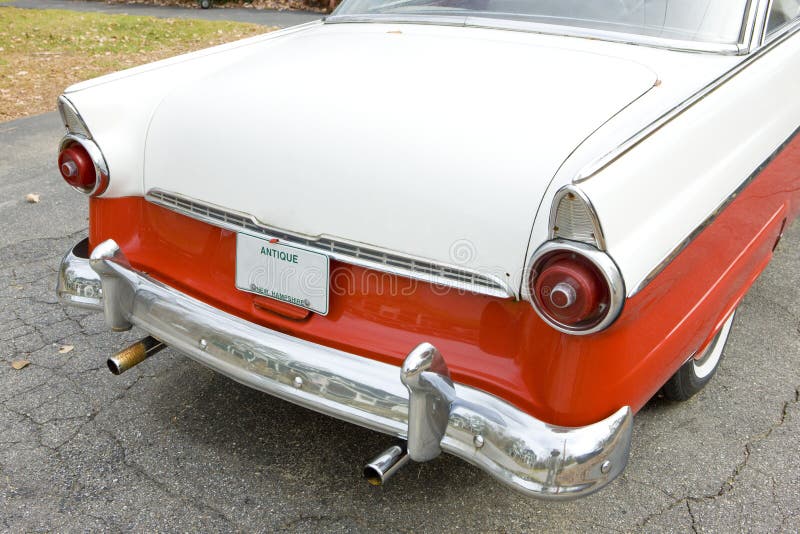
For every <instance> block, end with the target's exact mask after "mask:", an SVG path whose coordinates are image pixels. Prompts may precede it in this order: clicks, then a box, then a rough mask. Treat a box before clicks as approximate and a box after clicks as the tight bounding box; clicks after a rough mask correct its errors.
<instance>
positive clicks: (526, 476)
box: [57, 241, 633, 499]
mask: <svg viewBox="0 0 800 534" xmlns="http://www.w3.org/2000/svg"><path fill="white" fill-rule="evenodd" d="M87 252H88V246H87V244H86V242H85V241H84V242H81V243H79V244H78V245H76V246H75V247H74V248H73V249H72V250H71V251H70V252H68V253H67V255H66V256H65V257H64V259H63V261H62V263H61V268H60V271H59V278H58V288H57V292H58V295H59V297H60V299H61V300H62V302H64V303H66V304H71V305H78V306H82V307H88V308H94V309H98V310H100V309H103V310H104V312H105V317H106V323H107V324H108V325H109V327H110V328H112V329H114V330H126V329H128V328H130V327H131V325H136V326H138V327H140V328H142V329H143V330H146V331H147V332H149V333H150V334H152V335H153V336H154V337H156V338H158V339H159V340H161V341H163V342H165V343H166V344H168V345H170V346H172V347H174V348H175V349H177V350H179V351H181V352H183V353H184V354H186V355H187V356H189V357H190V358H192V359H194V360H196V361H198V362H200V363H202V364H204V365H206V366H208V367H210V368H211V369H213V370H215V371H218V372H220V373H222V374H224V375H226V376H228V377H230V378H233V379H234V380H236V381H238V382H241V383H242V384H245V385H247V386H250V387H252V388H255V389H258V390H260V391H263V392H266V393H269V394H271V395H274V396H276V397H280V398H282V399H285V400H288V401H290V402H293V403H295V404H299V405H301V406H305V407H307V408H310V409H312V410H315V411H317V412H321V413H323V414H326V415H330V416H332V417H336V418H338V419H341V420H344V421H348V422H351V423H354V424H357V425H360V426H363V427H366V428H370V429H372V430H376V431H378V432H383V433H385V434H389V435H392V436H397V437H399V438H403V439H407V440H408V446H409V447H408V448H409V453H410V455H411V457H412V459H415V460H417V461H424V460H429V459H431V458H433V457H435V456H436V455H437V454H438V453H439V452H440V451H442V450H443V451H445V452H448V453H450V454H453V455H455V456H458V457H460V458H462V459H464V460H466V461H467V462H469V463H471V464H473V465H476V466H478V467H480V468H481V469H483V470H484V471H486V472H487V473H489V474H491V475H492V476H494V477H495V478H497V479H498V480H500V481H501V482H504V483H505V484H507V485H509V486H511V487H512V488H514V489H516V490H518V491H521V492H523V493H526V494H529V495H532V496H535V497H542V498H561V499H564V498H575V497H580V496H584V495H587V494H589V493H591V492H593V491H596V490H598V489H600V488H601V487H603V486H605V485H606V484H608V483H609V482H610V481H612V480H613V479H614V478H616V477H617V475H619V474H620V473H621V472H622V471H623V469H624V468H625V465H626V464H627V461H628V452H629V449H630V440H631V430H632V423H633V416H632V414H631V411H630V409H629V408H628V407H624V408H622V409H620V410H619V411H618V412H616V413H615V414H613V415H611V416H610V417H608V418H607V419H605V420H603V421H600V422H597V423H595V424H592V425H589V426H585V427H580V428H566V427H558V426H553V425H549V424H546V423H544V422H542V421H539V420H537V419H536V418H534V417H531V416H530V415H528V414H526V413H524V412H522V411H521V410H519V409H517V408H516V407H514V406H512V405H511V404H509V403H507V402H504V401H503V400H502V399H499V398H497V397H495V396H493V395H490V394H488V393H485V392H483V391H480V390H477V389H475V388H472V387H469V386H465V385H462V384H454V383H453V382H452V381H451V380H450V376H449V371H448V370H447V366H446V364H445V360H444V358H442V356H441V355H440V354H439V353H438V351H437V350H436V349H435V348H434V347H433V346H431V345H429V344H423V345H421V346H420V347H418V348H417V349H415V350H413V351H412V352H411V353H410V354H409V357H408V358H407V359H406V361H405V363H404V365H403V367H402V368H400V367H396V366H393V365H389V364H386V363H381V362H378V361H375V360H372V359H369V358H364V357H361V356H356V355H354V354H349V353H345V352H342V351H339V350H335V349H331V348H328V347H325V346H322V345H317V344H313V343H310V342H307V341H303V340H300V339H297V338H293V337H290V336H287V335H284V334H281V333H279V332H274V331H272V330H269V329H266V328H263V327H261V326H258V325H256V324H253V323H250V322H248V321H245V320H243V319H240V318H238V317H235V316H232V315H229V314H227V313H224V312H222V311H220V310H218V309H216V308H214V307H212V306H209V305H207V304H205V303H203V302H201V301H199V300H196V299H194V298H192V297H189V296H187V295H185V294H183V293H181V292H179V291H177V290H175V289H173V288H170V287H168V286H166V285H164V284H162V283H160V282H158V281H156V280H153V279H152V278H149V277H148V276H146V275H145V274H143V273H140V272H137V271H136V270H134V269H133V268H131V266H130V265H129V264H128V262H127V260H126V259H125V256H124V255H123V254H122V252H121V251H120V250H119V248H118V247H117V245H116V243H114V242H113V241H106V242H104V243H101V244H100V245H99V246H97V247H96V248H95V250H94V251H93V252H92V254H91V257H90V258H87ZM101 288H102V289H101Z"/></svg>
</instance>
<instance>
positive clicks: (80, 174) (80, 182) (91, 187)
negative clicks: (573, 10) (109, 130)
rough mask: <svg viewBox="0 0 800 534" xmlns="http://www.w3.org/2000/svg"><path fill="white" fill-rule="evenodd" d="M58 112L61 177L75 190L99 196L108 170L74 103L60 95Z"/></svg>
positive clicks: (106, 180)
mask: <svg viewBox="0 0 800 534" xmlns="http://www.w3.org/2000/svg"><path fill="white" fill-rule="evenodd" d="M58 111H59V113H60V114H61V119H62V121H63V122H64V127H65V128H66V129H67V135H65V136H64V138H63V139H61V143H60V144H59V147H58V169H59V172H60V173H61V177H62V178H64V180H65V181H66V182H67V183H68V184H69V185H70V187H72V188H73V189H75V190H76V191H79V192H81V193H84V194H86V195H89V196H97V195H101V194H102V193H103V192H104V191H105V190H106V189H107V188H108V184H109V172H108V164H107V163H106V159H105V157H104V156H103V153H102V152H101V150H100V147H99V146H97V143H95V141H94V139H93V138H92V134H91V132H90V131H89V128H88V127H87V126H86V123H85V122H84V121H83V118H82V117H81V116H80V114H79V113H78V111H77V110H76V109H75V106H73V105H72V103H71V102H70V101H69V100H67V98H66V97H64V96H63V95H62V96H60V97H59V99H58Z"/></svg>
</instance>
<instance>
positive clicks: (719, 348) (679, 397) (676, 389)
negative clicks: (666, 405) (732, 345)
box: [661, 311, 736, 402]
mask: <svg viewBox="0 0 800 534" xmlns="http://www.w3.org/2000/svg"><path fill="white" fill-rule="evenodd" d="M734 315H736V312H735V311H734V313H732V314H731V316H730V317H728V319H727V320H726V321H725V324H724V325H722V328H720V329H719V332H717V335H716V336H714V339H712V340H711V343H709V344H708V347H706V348H705V349H704V350H703V354H702V356H700V358H695V357H692V358H690V359H689V361H687V362H686V363H684V364H683V365H682V366H681V368H680V369H678V372H677V373H675V374H674V375H672V378H670V379H669V380H668V381H667V383H666V384H664V387H663V388H661V392H662V393H663V394H664V396H665V397H666V398H668V399H669V400H672V401H679V402H680V401H686V400H689V399H691V398H692V397H693V396H694V395H695V394H696V393H697V392H698V391H700V390H701V389H703V388H704V387H705V385H706V384H708V383H709V382H710V381H711V379H712V378H713V377H714V373H716V372H717V368H718V367H719V362H720V360H722V352H723V350H724V349H725V343H726V342H727V341H728V336H729V335H730V333H731V326H732V325H733V316H734Z"/></svg>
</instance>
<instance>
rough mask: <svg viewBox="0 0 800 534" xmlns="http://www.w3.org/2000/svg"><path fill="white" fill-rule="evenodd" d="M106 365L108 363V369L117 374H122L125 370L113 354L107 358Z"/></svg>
mask: <svg viewBox="0 0 800 534" xmlns="http://www.w3.org/2000/svg"><path fill="white" fill-rule="evenodd" d="M106 365H108V370H109V371H111V373H112V374H115V375H117V376H119V375H121V374H122V373H123V371H125V369H120V366H119V361H118V360H117V358H115V357H113V356H112V357H111V358H109V359H108V360H106Z"/></svg>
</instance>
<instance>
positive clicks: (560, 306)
mask: <svg viewBox="0 0 800 534" xmlns="http://www.w3.org/2000/svg"><path fill="white" fill-rule="evenodd" d="M526 289H527V292H528V298H529V299H530V301H531V303H532V304H533V307H534V308H535V309H536V311H537V312H538V313H539V315H540V316H541V317H542V319H544V320H545V321H546V322H547V323H549V324H550V325H551V326H553V327H554V328H556V329H557V330H560V331H562V332H566V333H570V334H578V335H581V334H590V333H594V332H598V331H600V330H603V329H604V328H606V327H608V326H609V325H610V324H611V323H612V322H613V321H614V320H615V319H616V318H617V316H618V315H619V312H620V310H621V309H622V304H623V301H624V294H625V293H624V287H623V283H622V277H621V276H620V274H619V271H618V270H617V267H616V265H615V264H614V262H613V261H611V258H609V257H608V256H607V255H606V254H605V253H604V252H602V251H600V250H598V249H596V248H594V247H592V246H589V245H584V244H582V243H574V242H569V241H562V240H556V241H550V242H548V243H546V244H545V245H543V246H542V247H541V248H540V249H539V250H538V251H537V252H536V253H535V254H534V256H533V258H532V259H531V267H530V272H529V276H528V284H527V288H526Z"/></svg>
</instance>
